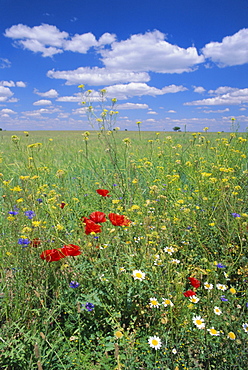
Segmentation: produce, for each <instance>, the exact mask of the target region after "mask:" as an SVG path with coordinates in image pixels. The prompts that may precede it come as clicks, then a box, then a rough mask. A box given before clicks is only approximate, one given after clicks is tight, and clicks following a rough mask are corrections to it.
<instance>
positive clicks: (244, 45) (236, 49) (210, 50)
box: [202, 28, 248, 67]
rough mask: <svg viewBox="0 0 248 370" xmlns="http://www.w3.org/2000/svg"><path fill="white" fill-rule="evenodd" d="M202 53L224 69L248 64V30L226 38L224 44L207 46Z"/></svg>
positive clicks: (217, 43) (213, 43) (223, 40)
mask: <svg viewBox="0 0 248 370" xmlns="http://www.w3.org/2000/svg"><path fill="white" fill-rule="evenodd" d="M202 52H203V54H204V56H205V57H206V58H210V59H211V60H212V61H213V62H216V63H217V64H219V66H222V67H225V66H235V65H242V64H245V63H248V28H243V29H242V30H240V31H238V32H237V33H235V34H234V35H232V36H226V37H224V38H223V39H222V42H210V43H208V44H206V45H205V47H204V48H203V49H202Z"/></svg>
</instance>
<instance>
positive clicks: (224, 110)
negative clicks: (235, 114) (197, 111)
mask: <svg viewBox="0 0 248 370" xmlns="http://www.w3.org/2000/svg"><path fill="white" fill-rule="evenodd" d="M229 111H230V109H229V108H226V109H218V110H203V113H225V112H229Z"/></svg>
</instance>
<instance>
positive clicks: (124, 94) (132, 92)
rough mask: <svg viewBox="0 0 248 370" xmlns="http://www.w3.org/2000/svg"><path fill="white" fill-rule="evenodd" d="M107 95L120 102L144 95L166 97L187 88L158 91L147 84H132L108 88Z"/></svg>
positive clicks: (170, 87) (169, 88) (173, 87)
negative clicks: (165, 95)
mask: <svg viewBox="0 0 248 370" xmlns="http://www.w3.org/2000/svg"><path fill="white" fill-rule="evenodd" d="M106 89H107V93H108V96H109V97H112V98H117V99H119V100H122V99H128V98H130V97H133V96H143V95H151V96H156V95H164V94H168V93H177V92H180V91H185V90H187V88H185V87H184V86H182V85H180V86H176V85H169V86H165V87H163V88H162V89H157V88H156V87H152V86H148V85H147V84H146V83H136V82H131V83H129V84H117V85H113V86H108V87H107V88H106Z"/></svg>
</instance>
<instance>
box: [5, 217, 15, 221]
mask: <svg viewBox="0 0 248 370" xmlns="http://www.w3.org/2000/svg"><path fill="white" fill-rule="evenodd" d="M7 220H8V221H14V220H15V217H14V216H8V217H7Z"/></svg>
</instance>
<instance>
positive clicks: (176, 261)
mask: <svg viewBox="0 0 248 370" xmlns="http://www.w3.org/2000/svg"><path fill="white" fill-rule="evenodd" d="M169 262H170V263H174V264H176V265H177V264H178V263H180V260H177V259H173V260H171V261H169Z"/></svg>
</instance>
